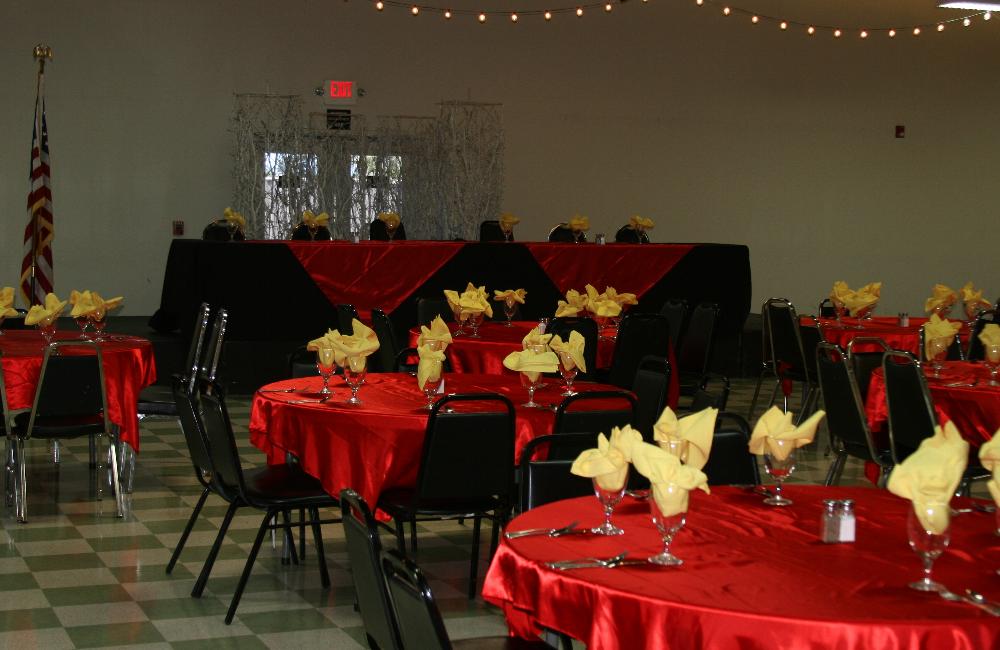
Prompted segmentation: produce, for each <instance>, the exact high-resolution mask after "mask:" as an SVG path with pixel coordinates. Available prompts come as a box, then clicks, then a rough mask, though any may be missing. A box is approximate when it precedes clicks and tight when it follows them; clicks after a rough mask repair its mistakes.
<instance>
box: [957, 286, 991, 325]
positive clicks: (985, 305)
mask: <svg viewBox="0 0 1000 650" xmlns="http://www.w3.org/2000/svg"><path fill="white" fill-rule="evenodd" d="M960 291H961V292H962V302H963V303H965V314H966V315H967V316H968V317H969V318H970V319H971V318H974V317H975V316H976V314H977V313H978V312H979V310H981V309H990V308H991V307H992V306H993V303H991V302H990V301H989V300H986V299H985V298H983V290H982V289H979V290H978V291H977V290H976V288H975V287H974V286H973V285H972V282H966V283H965V285H964V286H963V287H962V288H961V289H960Z"/></svg>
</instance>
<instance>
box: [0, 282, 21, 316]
mask: <svg viewBox="0 0 1000 650" xmlns="http://www.w3.org/2000/svg"><path fill="white" fill-rule="evenodd" d="M8 316H17V310H16V309H14V287H4V288H3V289H0V318H7V317H8Z"/></svg>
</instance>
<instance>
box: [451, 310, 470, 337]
mask: <svg viewBox="0 0 1000 650" xmlns="http://www.w3.org/2000/svg"><path fill="white" fill-rule="evenodd" d="M451 313H452V314H454V316H455V322H456V323H458V327H457V328H456V329H455V331H454V332H452V333H451V335H452V336H462V335H463V334H465V330H463V329H462V327H463V326H464V325H465V321H466V319H467V318H468V316H467V315H466V314H465V313H464V312H463V311H462V308H461V307H459V306H458V305H455V306H454V307H453V308H452V310H451Z"/></svg>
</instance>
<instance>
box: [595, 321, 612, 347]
mask: <svg viewBox="0 0 1000 650" xmlns="http://www.w3.org/2000/svg"><path fill="white" fill-rule="evenodd" d="M593 317H594V322H595V323H597V332H598V334H597V339H598V340H600V341H613V340H614V339H612V338H611V337H610V336H608V335H606V334H605V333H604V331H605V330H606V329H607V327H608V323H609V322H610V321H611V319H610V318H608V317H607V316H598V315H597V314H593Z"/></svg>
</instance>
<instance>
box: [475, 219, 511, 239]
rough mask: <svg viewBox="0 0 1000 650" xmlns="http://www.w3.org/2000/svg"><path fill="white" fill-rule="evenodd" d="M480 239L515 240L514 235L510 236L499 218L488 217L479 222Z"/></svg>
mask: <svg viewBox="0 0 1000 650" xmlns="http://www.w3.org/2000/svg"><path fill="white" fill-rule="evenodd" d="M479 241H481V242H491V241H514V236H513V235H510V236H508V235H507V233H505V232H504V231H503V228H501V227H500V222H499V221H498V220H497V219H488V220H486V221H483V222H482V223H480V224H479Z"/></svg>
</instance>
